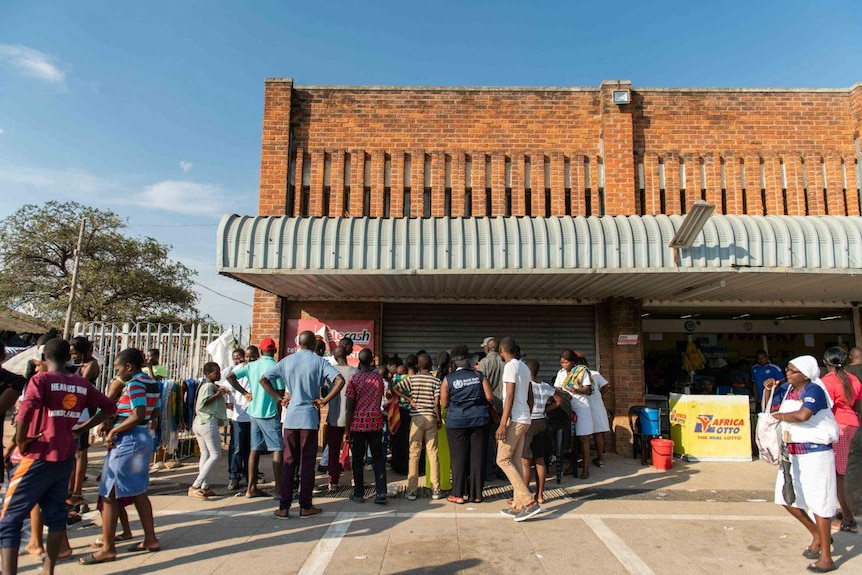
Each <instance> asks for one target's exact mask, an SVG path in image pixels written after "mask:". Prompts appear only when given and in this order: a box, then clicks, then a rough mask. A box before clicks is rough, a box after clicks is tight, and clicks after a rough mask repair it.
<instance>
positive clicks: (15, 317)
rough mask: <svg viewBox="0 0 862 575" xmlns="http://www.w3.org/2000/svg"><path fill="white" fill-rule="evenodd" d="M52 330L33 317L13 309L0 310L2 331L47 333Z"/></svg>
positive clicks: (0, 328)
mask: <svg viewBox="0 0 862 575" xmlns="http://www.w3.org/2000/svg"><path fill="white" fill-rule="evenodd" d="M49 329H51V328H50V327H49V326H48V325H46V324H44V323H42V322H41V321H40V320H38V319H36V318H35V317H33V316H31V315H27V314H26V313H21V312H20V311H15V310H11V309H6V310H0V331H14V332H16V333H40V334H41V333H45V332H47V331H48V330H49Z"/></svg>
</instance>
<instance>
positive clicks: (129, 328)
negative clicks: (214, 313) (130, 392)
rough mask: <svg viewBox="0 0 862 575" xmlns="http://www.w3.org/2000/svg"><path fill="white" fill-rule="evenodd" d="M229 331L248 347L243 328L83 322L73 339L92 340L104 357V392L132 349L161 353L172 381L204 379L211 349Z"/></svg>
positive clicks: (102, 383)
mask: <svg viewBox="0 0 862 575" xmlns="http://www.w3.org/2000/svg"><path fill="white" fill-rule="evenodd" d="M227 330H231V332H232V334H233V339H234V342H235V344H236V345H237V346H242V347H246V346H247V345H248V343H249V335H250V330H249V327H248V326H241V325H217V324H204V323H197V324H163V323H122V324H117V323H107V322H82V323H76V324H75V328H74V330H73V335H75V336H84V337H86V338H87V339H89V340H90V341H91V342H93V351H94V352H95V353H97V354H99V356H101V361H100V367H101V377H100V378H99V381H98V386H99V388H100V389H102V390H104V389H105V388H106V387H107V385H108V383H109V382H110V381H111V378H112V377H113V374H114V367H113V364H114V357H116V355H117V354H118V353H119V352H120V351H122V350H124V349H126V348H128V347H136V348H138V349H140V350H141V351H143V352H145V353H146V351H147V350H148V349H152V348H156V349H158V350H159V352H160V363H161V365H164V366H165V367H166V368H167V370H168V379H172V380H175V381H181V380H184V379H188V378H198V377H201V376H202V375H203V374H202V372H201V370H202V369H203V365H204V363H206V362H207V361H210V358H209V356H208V355H207V351H206V349H207V346H208V345H209V344H210V343H212V342H213V341H215V340H216V339H217V338H218V337H219V336H220V335H221V334H222V333H225V332H226V331H227Z"/></svg>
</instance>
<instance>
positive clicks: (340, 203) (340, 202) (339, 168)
mask: <svg viewBox="0 0 862 575" xmlns="http://www.w3.org/2000/svg"><path fill="white" fill-rule="evenodd" d="M331 158H332V166H331V167H330V178H331V181H330V185H329V190H330V192H329V217H330V218H340V217H341V216H343V215H344V150H333V151H332V155H331Z"/></svg>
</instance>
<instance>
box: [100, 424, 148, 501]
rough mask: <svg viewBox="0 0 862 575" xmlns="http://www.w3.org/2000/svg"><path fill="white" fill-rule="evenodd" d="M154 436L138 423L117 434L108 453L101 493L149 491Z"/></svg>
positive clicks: (138, 492)
mask: <svg viewBox="0 0 862 575" xmlns="http://www.w3.org/2000/svg"><path fill="white" fill-rule="evenodd" d="M152 456H153V437H152V435H150V432H149V430H147V429H146V428H143V427H136V428H135V429H131V430H129V431H126V432H124V433H119V434H117V436H116V440H115V445H114V447H113V448H111V450H110V451H108V455H107V456H106V457H105V465H104V466H103V467H102V481H101V482H100V483H99V495H101V496H102V497H110V495H111V491H114V495H115V496H116V497H135V496H136V495H140V494H142V493H146V491H147V487H148V486H149V484H150V458H151V457H152Z"/></svg>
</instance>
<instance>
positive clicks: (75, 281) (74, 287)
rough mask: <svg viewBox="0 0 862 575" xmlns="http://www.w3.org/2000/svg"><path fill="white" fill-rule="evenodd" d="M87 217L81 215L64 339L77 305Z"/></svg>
mask: <svg viewBox="0 0 862 575" xmlns="http://www.w3.org/2000/svg"><path fill="white" fill-rule="evenodd" d="M85 221H86V218H85V217H84V216H81V229H80V231H79V232H78V247H76V248H75V263H74V264H73V265H72V287H71V289H70V290H69V307H67V308H66V323H65V325H64V326H63V339H69V333H70V331H71V329H72V308H73V307H74V305H75V292H76V291H77V290H78V263H79V262H80V259H81V244H82V243H83V242H84V222H85Z"/></svg>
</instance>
